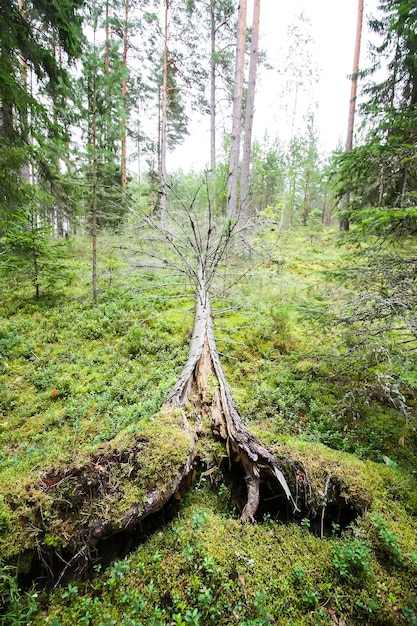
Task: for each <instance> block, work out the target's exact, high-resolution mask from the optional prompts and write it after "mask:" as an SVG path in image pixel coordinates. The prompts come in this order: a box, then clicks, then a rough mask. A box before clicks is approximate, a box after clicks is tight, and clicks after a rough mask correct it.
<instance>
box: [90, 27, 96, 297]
mask: <svg viewBox="0 0 417 626" xmlns="http://www.w3.org/2000/svg"><path fill="white" fill-rule="evenodd" d="M95 52H96V31H94V53H95ZM92 95H93V98H92V118H93V120H92V139H91V146H92V152H93V154H92V168H91V169H92V171H91V178H92V189H91V239H92V252H93V259H92V286H93V302H94V304H97V76H96V73H95V72H94V76H93V94H92Z"/></svg>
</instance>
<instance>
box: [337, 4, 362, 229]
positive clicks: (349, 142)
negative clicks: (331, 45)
mask: <svg viewBox="0 0 417 626" xmlns="http://www.w3.org/2000/svg"><path fill="white" fill-rule="evenodd" d="M363 6H364V0H358V18H357V22H356V39H355V52H354V55H353V70H352V80H351V87H350V102H349V117H348V129H347V137H346V152H348V151H349V150H352V146H353V130H354V126H355V111H356V96H357V90H358V71H359V58H360V54H361V41H362V24H363ZM348 200H349V198H348V196H345V197H344V198H343V199H342V209H346V208H347V205H348ZM340 230H341V231H343V232H348V230H349V218H348V216H347V215H343V216H342V218H341V219H340Z"/></svg>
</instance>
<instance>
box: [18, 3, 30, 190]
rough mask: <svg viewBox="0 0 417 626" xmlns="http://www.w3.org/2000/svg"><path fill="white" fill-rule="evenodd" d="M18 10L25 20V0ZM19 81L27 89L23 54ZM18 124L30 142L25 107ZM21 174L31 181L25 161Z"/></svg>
mask: <svg viewBox="0 0 417 626" xmlns="http://www.w3.org/2000/svg"><path fill="white" fill-rule="evenodd" d="M19 11H20V15H21V16H22V19H23V20H24V21H25V22H26V20H27V7H26V0H19ZM20 82H21V84H22V87H23V89H24V90H25V91H27V90H28V67H27V60H26V58H25V57H24V56H21V57H20ZM20 124H21V128H22V137H23V140H24V141H25V142H26V143H29V142H30V138H29V119H28V111H27V109H25V110H24V111H22V113H21V115H20ZM20 173H21V176H22V178H23V180H24V181H25V182H26V183H30V182H31V174H30V165H29V163H26V164H25V165H23V166H22V168H21V171H20Z"/></svg>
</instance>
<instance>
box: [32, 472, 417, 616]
mask: <svg viewBox="0 0 417 626" xmlns="http://www.w3.org/2000/svg"><path fill="white" fill-rule="evenodd" d="M229 495H230V494H229V493H228V490H227V488H226V487H225V486H224V485H223V486H222V487H221V488H220V490H218V489H217V493H214V490H213V489H212V488H211V487H210V485H209V481H206V482H200V486H199V487H198V488H196V489H194V490H192V491H191V492H190V493H189V495H188V496H187V498H186V499H185V501H184V503H183V505H182V508H181V512H180V514H179V516H178V519H177V520H176V521H174V522H172V523H171V524H170V525H168V526H166V527H165V528H164V529H163V530H162V531H160V532H157V533H156V534H155V535H154V536H153V537H152V538H151V539H150V540H149V541H148V542H147V543H146V544H144V545H142V546H140V547H139V548H138V549H137V550H136V552H135V553H134V554H132V555H131V556H130V557H128V558H126V559H124V560H120V561H116V562H115V563H114V564H113V565H112V566H111V567H110V568H109V569H108V570H106V571H104V572H103V573H102V574H99V575H98V577H97V578H96V579H95V580H93V581H91V582H89V583H87V584H71V585H69V586H68V587H66V588H65V589H62V590H59V591H57V592H56V593H55V594H54V595H53V596H52V598H50V604H49V606H48V607H45V608H43V609H41V608H39V609H38V614H37V616H36V618H34V619H33V623H34V624H54V625H55V626H57V625H58V624H59V625H60V626H70V625H72V624H74V623H76V622H77V623H87V624H90V625H91V626H99V625H100V624H106V625H109V626H110V624H112V625H119V624H120V625H122V624H123V625H126V626H127V625H129V626H130V625H134V624H135V625H140V624H141V625H145V624H146V625H151V624H153V625H160V626H168V625H170V624H184V625H185V624H193V625H200V626H206V625H208V624H216V625H219V626H222V625H227V624H239V625H241V626H255V625H256V626H267V625H270V624H282V625H284V624H285V625H292V626H295V625H297V626H298V625H299V626H303V625H313V624H314V625H316V624H323V625H329V626H330V625H334V624H351V625H353V624H358V625H359V624H368V625H371V624H372V625H375V626H376V625H387V626H388V625H394V624H415V619H417V617H416V616H417V604H416V601H415V597H416V596H415V591H416V583H415V580H416V574H417V563H416V561H415V560H414V561H413V558H414V559H415V555H414V557H412V556H410V555H409V554H404V553H403V552H402V551H401V549H399V551H398V554H397V556H396V557H395V560H393V554H392V551H390V548H389V544H388V543H387V542H386V541H385V544H384V541H383V540H382V539H381V537H380V533H379V531H380V529H381V527H383V526H384V523H385V524H386V522H381V519H382V516H380V518H378V517H375V515H374V517H372V514H368V515H365V516H364V519H363V520H359V521H358V522H357V523H355V524H353V525H352V526H351V527H350V528H349V529H347V530H346V531H345V533H344V534H343V536H341V537H336V536H333V537H329V538H327V539H319V538H318V537H317V536H315V535H313V534H312V533H311V532H310V531H309V530H308V528H307V525H305V524H303V525H301V526H299V525H296V524H294V523H290V524H277V523H275V522H273V520H271V519H266V520H264V522H263V523H260V524H256V525H242V524H240V523H239V522H238V521H237V520H235V519H233V518H232V517H231V516H230V512H229V514H226V508H227V501H228V499H229ZM408 522H409V520H408ZM408 522H406V521H405V520H403V525H402V529H400V528H399V529H398V530H399V531H401V532H402V531H403V530H404V532H408V531H407V529H408V530H410V527H409V525H408ZM377 523H379V529H378V526H377ZM393 537H394V535H392V536H391V544H392V543H394V544H395V539H394V538H393ZM397 539H398V545H399V536H398V538H397ZM413 620H414V621H413Z"/></svg>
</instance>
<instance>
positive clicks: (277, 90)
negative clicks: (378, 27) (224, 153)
mask: <svg viewBox="0 0 417 626" xmlns="http://www.w3.org/2000/svg"><path fill="white" fill-rule="evenodd" d="M376 5H377V0H365V19H364V29H363V39H362V50H361V66H362V67H363V66H365V65H366V57H367V49H368V42H369V33H368V29H367V25H366V15H368V14H369V13H372V12H373V13H375V9H376ZM357 10H358V0H291V2H288V0H262V4H261V41H260V46H261V47H262V48H263V49H265V50H266V51H267V55H268V60H269V62H270V64H271V65H272V66H273V69H272V70H266V69H265V68H262V69H261V71H260V75H259V81H258V89H257V95H256V99H255V121H254V133H255V136H256V137H258V138H259V139H262V138H263V136H264V134H265V131H268V134H269V135H270V136H271V137H275V136H277V137H279V138H280V139H282V140H286V139H288V138H289V132H290V130H289V129H290V126H291V124H290V121H289V120H290V117H291V111H292V109H293V105H292V103H293V102H294V94H293V93H290V89H289V88H288V86H287V87H285V86H284V81H285V77H284V76H283V72H285V65H286V60H285V57H286V56H288V34H287V33H288V27H289V25H291V24H294V23H296V22H297V16H299V15H300V13H301V12H302V11H303V13H304V15H305V16H306V17H307V18H308V20H309V22H310V26H307V27H306V30H307V32H308V33H309V35H310V37H311V39H312V40H313V41H312V43H311V45H310V46H309V49H308V56H307V51H306V52H304V47H303V46H302V45H301V46H300V49H301V50H302V53H303V56H304V54H305V55H306V56H305V63H306V64H310V62H311V64H312V65H314V64H315V65H316V66H317V68H318V82H316V83H315V84H313V85H312V86H311V88H309V89H307V90H306V91H305V92H304V93H301V94H300V95H299V97H298V101H297V107H296V108H297V112H298V113H299V115H298V117H299V118H300V117H302V114H303V111H304V112H305V111H306V110H307V108H308V107H310V108H314V103H317V107H316V109H315V119H316V125H317V128H318V131H319V136H320V142H321V146H322V149H323V150H325V151H328V152H330V151H331V150H332V149H333V148H335V147H336V145H337V143H338V141H342V143H344V142H345V137H346V130H347V117H348V108H349V95H350V80H349V78H348V75H349V74H350V73H351V72H352V66H353V53H354V45H355V34H356V19H357ZM251 18H252V8H251V7H249V12H248V20H251ZM287 62H288V61H287ZM280 68H281V72H280ZM285 105H286V106H285ZM208 131H209V119H208V117H207V118H205V119H203V120H199V121H197V120H194V122H193V123H192V126H191V136H190V137H189V138H187V139H186V141H185V142H184V144H183V145H182V146H181V147H180V148H179V149H177V150H176V151H175V153H174V154H171V155H168V169H177V168H179V167H182V168H184V169H188V168H189V167H195V168H196V169H200V168H203V167H204V166H205V165H206V164H207V161H208V154H209V132H208ZM206 155H207V156H206Z"/></svg>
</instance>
